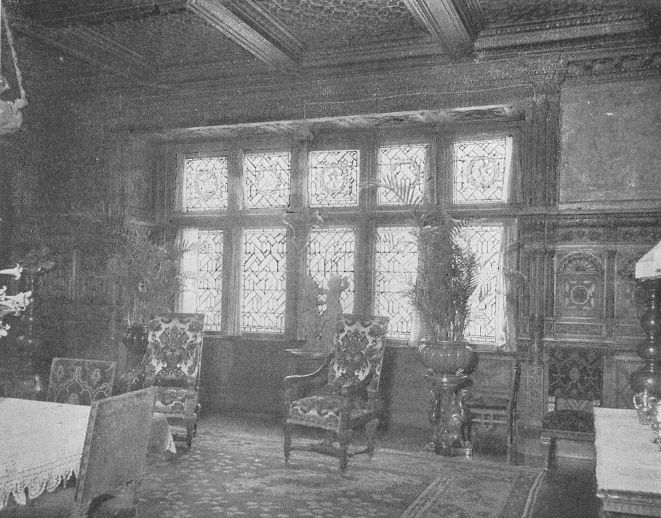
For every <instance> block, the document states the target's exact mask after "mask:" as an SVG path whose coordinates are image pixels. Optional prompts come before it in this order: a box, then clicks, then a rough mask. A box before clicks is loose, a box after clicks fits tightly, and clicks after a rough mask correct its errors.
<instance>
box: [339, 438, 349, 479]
mask: <svg viewBox="0 0 661 518" xmlns="http://www.w3.org/2000/svg"><path fill="white" fill-rule="evenodd" d="M350 442H351V430H342V431H340V432H339V433H338V443H339V446H340V451H339V457H340V473H341V474H344V472H345V471H346V470H347V464H348V460H349V443H350Z"/></svg>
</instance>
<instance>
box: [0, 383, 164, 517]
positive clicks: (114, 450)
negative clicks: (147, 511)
mask: <svg viewBox="0 0 661 518" xmlns="http://www.w3.org/2000/svg"><path fill="white" fill-rule="evenodd" d="M154 400H155V389H151V388H150V389H145V390H140V391H135V392H128V393H126V394H121V395H119V396H112V397H108V398H105V399H99V400H96V401H94V402H93V403H92V405H91V408H90V415H89V419H88V422H87V431H86V434H85V443H84V446H83V454H82V457H81V461H80V469H79V472H78V476H77V478H76V483H75V487H72V485H66V486H65V487H61V488H58V489H56V490H55V491H54V492H45V493H44V494H43V495H41V496H39V497H37V498H35V499H34V500H31V501H29V502H28V503H27V505H13V506H10V507H7V508H5V509H2V510H1V511H0V518H3V517H5V516H6V517H8V518H9V517H11V518H52V517H53V516H71V517H73V518H80V517H87V516H94V515H97V511H100V509H99V508H100V506H101V505H103V504H104V502H106V501H108V500H111V499H113V498H114V499H115V501H114V502H108V504H113V503H114V504H115V505H113V506H112V509H109V510H108V512H107V513H106V512H103V513H98V514H103V515H110V514H112V515H113V516H115V512H116V511H117V510H121V511H122V512H123V511H125V510H126V511H131V512H134V511H135V509H134V506H135V497H136V494H137V491H138V489H139V486H140V479H141V477H142V474H143V472H144V467H145V462H146V456H147V444H148V440H149V429H150V426H151V416H152V412H153V410H154Z"/></svg>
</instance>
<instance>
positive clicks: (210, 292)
mask: <svg viewBox="0 0 661 518" xmlns="http://www.w3.org/2000/svg"><path fill="white" fill-rule="evenodd" d="M180 236H181V240H182V241H183V242H184V243H185V246H186V249H187V251H186V252H185V254H184V257H183V259H182V266H181V270H182V274H183V278H184V289H183V291H182V295H181V304H180V306H181V310H182V311H183V312H185V313H202V314H204V315H205V319H204V326H205V328H206V329H207V330H209V331H220V316H221V300H222V293H223V275H222V272H223V231H222V230H198V229H195V228H185V229H183V230H182V231H181V233H180Z"/></svg>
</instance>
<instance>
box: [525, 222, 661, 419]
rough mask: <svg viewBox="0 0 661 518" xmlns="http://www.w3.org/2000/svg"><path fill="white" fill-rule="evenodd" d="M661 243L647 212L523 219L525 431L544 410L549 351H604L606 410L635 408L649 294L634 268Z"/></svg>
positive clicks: (657, 225)
mask: <svg viewBox="0 0 661 518" xmlns="http://www.w3.org/2000/svg"><path fill="white" fill-rule="evenodd" d="M660 238H661V221H660V219H659V216H658V213H656V212H653V211H650V212H648V213H646V212H645V211H639V212H633V213H628V214H625V213H623V212H618V211H612V212H594V214H589V213H588V214H586V213H585V211H583V213H578V212H577V211H574V212H571V211H566V212H563V211H550V212H548V213H546V214H539V215H534V216H530V217H528V218H526V219H525V220H524V221H522V225H521V227H520V236H519V239H520V242H521V243H522V247H521V257H520V270H521V273H522V275H523V276H524V277H525V278H526V279H528V281H529V282H528V283H527V284H526V285H525V286H524V287H522V288H520V290H519V294H518V295H519V297H518V298H519V308H518V326H519V329H518V348H519V351H520V353H521V354H522V357H523V362H522V372H521V388H520V397H519V416H520V425H521V426H522V427H524V428H532V429H537V428H539V427H540V426H541V419H542V417H543V415H544V414H545V413H546V411H547V403H548V401H547V393H548V383H549V380H548V376H547V375H546V374H547V373H546V369H545V362H544V358H545V356H546V355H545V352H546V351H547V350H548V349H550V348H551V347H556V346H564V347H572V348H581V347H584V348H586V349H594V348H597V349H599V350H600V351H602V353H603V357H604V360H603V366H602V373H601V376H602V380H603V390H602V399H601V401H600V405H601V406H605V407H613V408H632V402H631V398H632V395H633V393H632V391H631V388H630V386H629V376H630V374H631V372H633V371H634V370H635V369H637V368H638V367H640V366H641V365H642V360H641V359H640V358H639V357H638V356H637V354H636V352H635V348H636V345H637V344H638V342H639V341H640V340H642V339H643V338H644V334H643V332H642V329H641V327H640V322H639V319H640V317H641V316H642V314H643V312H644V311H645V293H644V291H643V290H642V289H640V287H639V286H638V284H637V283H636V281H635V278H634V266H635V263H636V261H637V260H638V259H639V258H640V257H642V256H643V255H644V254H645V252H646V251H647V250H649V249H650V247H651V246H652V245H653V244H654V243H656V242H658V240H659V239H660Z"/></svg>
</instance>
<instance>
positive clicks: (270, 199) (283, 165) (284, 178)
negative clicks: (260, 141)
mask: <svg viewBox="0 0 661 518" xmlns="http://www.w3.org/2000/svg"><path fill="white" fill-rule="evenodd" d="M290 161H291V160H290V155H289V153H256V154H253V155H245V156H244V157H243V172H244V174H245V181H246V196H247V198H246V205H247V207H248V208H249V209H259V208H268V207H286V206H287V205H288V204H289V171H290Z"/></svg>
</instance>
